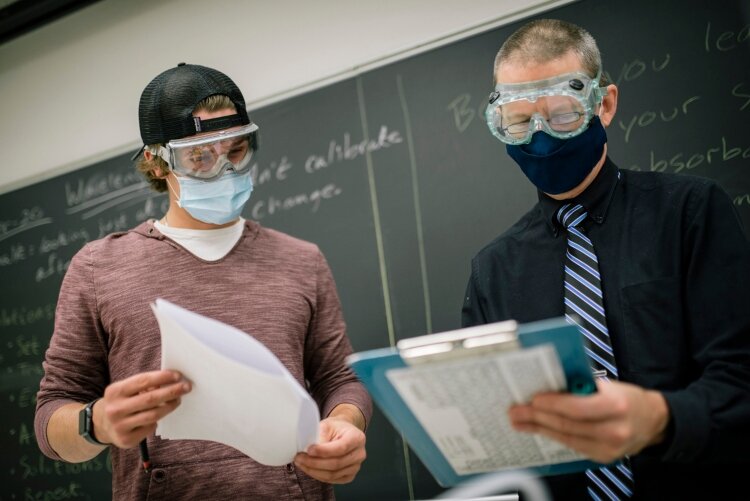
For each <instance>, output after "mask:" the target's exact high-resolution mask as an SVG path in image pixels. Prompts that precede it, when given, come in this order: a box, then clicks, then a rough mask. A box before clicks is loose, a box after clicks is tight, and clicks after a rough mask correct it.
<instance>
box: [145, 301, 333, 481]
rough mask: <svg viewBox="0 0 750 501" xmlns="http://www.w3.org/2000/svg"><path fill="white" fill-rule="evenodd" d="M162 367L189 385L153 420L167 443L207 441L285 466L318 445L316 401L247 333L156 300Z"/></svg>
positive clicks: (271, 354)
mask: <svg viewBox="0 0 750 501" xmlns="http://www.w3.org/2000/svg"><path fill="white" fill-rule="evenodd" d="M152 308H153V310H154V314H155V315H156V318H157V321H158V322H159V328H160V330H161V349H162V355H161V356H162V359H161V366H162V369H172V370H177V371H180V372H181V373H182V374H183V375H184V376H185V377H186V378H187V379H188V380H190V381H191V383H192V391H191V392H190V393H188V394H187V395H185V396H183V397H182V403H181V404H180V406H179V407H177V409H175V410H174V411H173V412H172V413H170V414H168V415H167V416H165V417H164V418H162V419H161V421H159V423H158V426H157V429H156V434H157V435H160V436H161V437H162V438H167V439H197V440H213V441H215V442H221V443H223V444H226V445H229V446H232V447H234V448H236V449H238V450H240V451H241V452H243V453H245V454H247V455H248V456H250V457H251V458H253V459H254V460H256V461H257V462H259V463H262V464H265V465H271V466H278V465H283V464H286V463H289V462H291V461H292V459H293V458H294V456H295V454H296V453H297V452H299V451H303V450H305V448H307V446H308V445H311V444H313V443H316V442H317V440H318V425H319V420H320V417H319V412H318V407H317V405H316V404H315V401H314V400H313V399H312V398H311V397H310V395H309V394H308V393H307V392H306V391H305V389H304V388H303V387H302V386H301V385H300V384H299V383H298V382H297V381H296V380H295V379H294V377H293V376H292V375H291V374H290V373H289V371H288V370H287V369H286V367H284V365H283V364H282V363H281V361H279V359H278V358H276V356H275V355H274V354H273V353H272V352H271V351H270V350H269V349H268V348H266V347H265V346H263V345H262V344H261V343H260V342H258V341H257V340H255V339H254V338H253V337H252V336H251V335H249V334H247V333H245V332H242V331H240V330H239V329H236V328H234V327H231V326H229V325H227V324H224V323H222V322H219V321H218V320H214V319H212V318H208V317H205V316H203V315H199V314H197V313H194V312H192V311H189V310H186V309H184V308H181V307H179V306H176V305H174V304H172V303H170V302H169V301H165V300H163V299H157V300H156V303H155V304H153V305H152Z"/></svg>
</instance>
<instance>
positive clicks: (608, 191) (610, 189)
mask: <svg viewBox="0 0 750 501" xmlns="http://www.w3.org/2000/svg"><path fill="white" fill-rule="evenodd" d="M619 179H620V171H619V170H618V168H617V166H616V165H615V164H614V163H612V161H611V160H610V159H609V157H606V158H605V160H604V165H602V168H601V170H600V171H599V174H597V176H596V177H595V178H594V180H593V181H592V182H591V184H590V185H589V186H588V188H586V189H585V190H584V191H583V193H581V194H580V195H578V196H577V197H575V198H573V199H570V200H555V199H554V198H550V197H549V196H548V195H546V194H544V193H542V192H541V191H539V192H538V194H539V204H540V205H541V208H542V214H543V215H544V219H545V221H546V222H547V226H548V227H549V229H550V231H551V232H552V234H553V235H554V236H557V234H558V232H559V229H560V223H559V222H558V221H557V217H556V214H557V210H558V209H559V208H560V207H561V206H562V205H564V204H566V203H576V204H581V205H583V206H584V207H585V208H586V211H587V212H588V213H589V219H591V220H592V221H594V222H595V223H596V224H601V223H603V222H604V219H605V218H606V216H607V209H608V208H609V204H610V202H611V201H612V196H613V195H614V193H615V187H616V186H617V181H618V180H619Z"/></svg>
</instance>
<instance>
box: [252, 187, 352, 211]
mask: <svg viewBox="0 0 750 501" xmlns="http://www.w3.org/2000/svg"><path fill="white" fill-rule="evenodd" d="M341 192H342V189H341V188H339V187H338V186H336V185H335V184H333V183H330V184H327V185H325V186H323V187H322V188H320V189H316V190H313V191H311V192H309V193H300V194H298V195H292V196H289V197H285V198H276V197H275V196H273V195H271V196H270V197H268V198H267V199H264V200H259V201H257V202H255V203H254V204H253V207H252V210H251V214H252V218H253V219H255V220H261V219H263V218H265V217H267V216H272V215H274V214H275V213H277V212H282V211H288V210H290V209H294V208H297V207H308V206H309V207H310V212H317V211H318V209H319V208H320V204H321V203H322V202H323V200H329V199H331V198H334V197H337V196H339V195H340V194H341Z"/></svg>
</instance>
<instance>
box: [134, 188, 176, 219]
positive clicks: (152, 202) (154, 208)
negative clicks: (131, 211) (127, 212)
mask: <svg viewBox="0 0 750 501" xmlns="http://www.w3.org/2000/svg"><path fill="white" fill-rule="evenodd" d="M168 208H169V198H168V197H167V196H166V195H164V194H161V193H160V194H156V193H151V196H150V197H149V198H147V199H146V201H145V202H144V203H143V206H141V207H140V208H138V209H137V210H136V211H135V220H136V221H145V220H146V219H149V218H160V217H161V216H162V215H164V214H165V213H166V212H167V209H168Z"/></svg>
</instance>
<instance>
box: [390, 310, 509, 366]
mask: <svg viewBox="0 0 750 501" xmlns="http://www.w3.org/2000/svg"><path fill="white" fill-rule="evenodd" d="M396 347H397V348H398V351H399V355H400V356H401V359H402V360H403V361H404V363H406V365H419V364H423V363H430V362H436V361H445V360H452V359H456V358H461V357H465V356H467V355H471V356H476V355H481V354H484V353H494V352H498V351H512V350H518V349H519V348H520V347H521V345H520V343H519V342H518V322H516V321H515V320H506V321H505V322H497V323H493V324H486V325H478V326H476V327H469V328H465V329H459V330H454V331H448V332H441V333H439V334H428V335H426V336H418V337H413V338H408V339H402V340H401V341H399V342H398V343H396Z"/></svg>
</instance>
